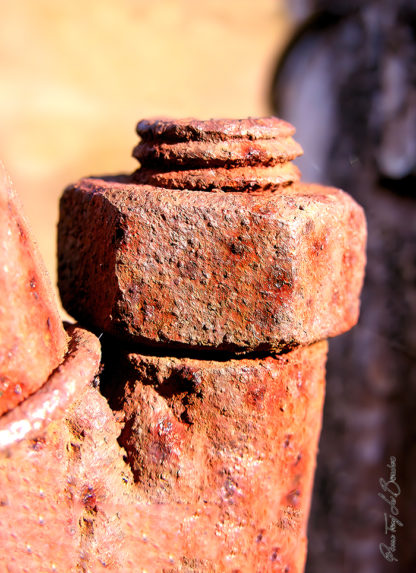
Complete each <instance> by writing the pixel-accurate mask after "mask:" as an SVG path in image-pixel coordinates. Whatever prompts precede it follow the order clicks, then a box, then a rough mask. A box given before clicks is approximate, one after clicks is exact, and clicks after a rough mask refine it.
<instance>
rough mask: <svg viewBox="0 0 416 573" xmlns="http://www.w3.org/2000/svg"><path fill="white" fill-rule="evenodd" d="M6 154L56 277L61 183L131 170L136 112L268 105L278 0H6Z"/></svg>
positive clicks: (2, 101) (281, 36)
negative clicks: (57, 227) (57, 222)
mask: <svg viewBox="0 0 416 573" xmlns="http://www.w3.org/2000/svg"><path fill="white" fill-rule="evenodd" d="M0 10H1V19H0V82H1V83H0V86H1V89H0V126H1V130H0V157H1V158H2V159H3V161H4V163H5V165H6V167H7V168H8V170H9V171H10V173H11V176H12V178H13V179H14V181H15V184H16V188H17V191H18V193H19V194H20V196H21V197H22V200H23V203H24V207H25V212H26V215H27V216H28V218H29V220H30V222H31V224H32V228H33V231H34V234H35V237H36V238H37V241H38V243H39V246H40V250H41V252H42V254H43V256H44V258H45V261H46V265H47V268H48V270H49V272H50V274H51V278H52V281H53V283H54V284H55V282H56V270H55V268H56V262H55V256H56V255H55V253H56V247H55V243H56V229H55V226H56V221H57V213H58V198H59V196H60V194H61V192H62V190H63V188H64V187H65V186H66V185H67V184H68V183H70V182H71V181H74V180H76V179H78V178H80V177H82V176H84V175H88V174H104V173H114V172H118V171H122V170H127V171H132V170H133V169H135V167H136V165H137V162H136V161H135V160H134V159H133V158H131V150H132V148H133V146H134V145H135V144H136V142H137V136H136V135H135V132H134V128H135V124H136V122H137V120H138V119H141V118H142V117H148V116H153V115H171V116H174V117H181V116H190V115H194V116H196V117H201V118H208V117H228V116H229V117H244V116H247V115H254V116H257V115H262V114H268V113H270V109H269V108H268V104H267V101H268V99H267V98H268V89H269V85H270V81H271V74H272V70H273V67H274V64H275V61H276V58H277V56H278V54H279V52H280V50H281V49H282V48H283V45H284V44H285V42H286V41H287V39H288V37H289V35H290V32H291V28H292V25H291V23H290V21H289V16H288V13H287V7H286V6H285V4H284V2H283V0H256V2H253V1H252V0H227V2H224V1H222V0H204V1H202V2H195V0H152V1H150V0H119V1H115V0H89V1H88V2H85V1H82V0H73V1H72V2H56V0H37V1H36V2H33V1H32V0H17V1H16V2H8V1H7V0H0Z"/></svg>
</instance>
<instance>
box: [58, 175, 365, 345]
mask: <svg viewBox="0 0 416 573" xmlns="http://www.w3.org/2000/svg"><path fill="white" fill-rule="evenodd" d="M365 234H366V233H365V220H364V215H363V211H362V209H361V207H359V206H358V205H357V204H356V203H355V202H354V201H353V200H352V199H351V198H350V197H349V196H348V195H347V194H345V193H343V192H342V191H340V190H337V189H332V188H328V187H321V186H318V185H306V184H300V183H298V184H293V185H291V186H290V187H288V188H283V189H280V190H279V192H278V193H265V192H264V193H262V194H258V195H256V194H250V193H237V192H236V193H205V192H203V191H193V192H190V191H184V190H183V191H182V190H171V189H170V190H166V189H161V188H156V187H152V186H148V185H138V184H136V183H134V182H133V181H132V179H131V178H129V177H119V178H107V179H105V180H104V179H84V180H81V181H80V182H78V183H77V184H75V185H73V186H71V187H69V188H68V189H67V190H66V191H65V193H64V195H63V197H62V199H61V216H60V223H59V230H58V257H59V288H60V291H61V296H62V300H63V304H64V306H65V308H66V309H67V311H68V312H69V313H70V314H72V315H73V316H75V317H76V318H77V319H78V320H80V321H81V322H84V323H86V324H89V325H92V326H94V327H95V328H96V329H100V330H103V331H105V332H108V333H110V334H113V335H116V336H118V337H121V338H124V339H129V340H132V341H135V342H140V343H145V344H148V345H156V346H158V345H159V346H160V345H165V346H174V347H175V346H176V347H193V348H199V349H203V348H206V349H220V350H232V351H247V350H269V351H275V350H279V349H282V348H290V347H293V346H297V345H300V344H301V345H304V344H311V343H312V342H314V341H317V340H321V339H323V338H326V337H328V336H335V335H337V334H340V333H342V332H345V331H346V330H348V329H349V328H351V327H352V326H353V325H354V324H355V322H356V321H357V318H358V311H359V294H360V290H361V286H362V280H363V272H364V262H365V252H364V249H365Z"/></svg>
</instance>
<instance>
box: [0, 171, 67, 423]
mask: <svg viewBox="0 0 416 573" xmlns="http://www.w3.org/2000/svg"><path fill="white" fill-rule="evenodd" d="M0 292H1V301H0V416H1V414H3V413H4V412H7V411H8V410H10V409H11V408H13V407H14V406H16V405H17V404H18V403H20V402H22V400H24V399H25V398H26V397H27V396H29V395H30V394H32V393H33V392H35V391H36V390H37V389H38V388H39V387H40V386H42V384H43V383H44V382H45V381H46V379H47V378H48V376H49V375H50V373H51V372H52V370H53V369H54V368H56V367H57V366H58V364H59V363H60V362H61V360H62V358H63V356H64V354H65V351H66V347H67V340H66V335H65V331H64V328H63V326H62V322H61V319H60V317H59V313H58V310H57V306H56V301H55V297H54V295H53V292H52V288H51V285H50V283H49V277H48V276H47V273H46V270H45V268H44V265H43V261H42V260H41V257H40V254H39V252H38V249H37V247H36V245H35V243H34V242H33V240H32V237H31V234H30V230H29V227H28V224H27V222H26V220H25V218H24V215H23V213H22V208H21V205H20V201H19V199H18V197H17V196H16V192H15V190H14V188H13V185H12V182H11V180H10V178H9V176H8V175H7V173H6V171H5V169H4V167H3V165H2V163H1V162H0Z"/></svg>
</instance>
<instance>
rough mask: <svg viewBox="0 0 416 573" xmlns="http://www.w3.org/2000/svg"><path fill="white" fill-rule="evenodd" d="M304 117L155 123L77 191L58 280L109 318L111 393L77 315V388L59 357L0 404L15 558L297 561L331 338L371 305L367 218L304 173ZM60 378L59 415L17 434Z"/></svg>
mask: <svg viewBox="0 0 416 573" xmlns="http://www.w3.org/2000/svg"><path fill="white" fill-rule="evenodd" d="M293 132H294V130H293V128H292V127H291V126H290V125H289V124H287V123H285V122H283V121H281V120H278V119H277V118H263V119H247V120H239V121H235V120H219V121H214V120H211V121H204V122H201V121H197V120H181V121H143V122H140V123H139V125H138V133H139V135H140V136H141V138H142V141H141V143H139V145H138V146H137V147H136V148H135V150H134V155H135V156H136V157H137V158H138V159H139V160H140V162H141V168H140V169H139V170H138V171H136V172H135V173H134V174H133V175H131V176H118V177H106V178H88V179H83V180H81V181H79V182H78V183H76V184H74V185H72V186H70V187H69V188H68V189H67V190H66V191H65V193H64V195H63V197H62V200H61V215H60V223H59V247H58V251H59V253H58V256H59V286H60V291H61V296H62V299H63V302H64V305H65V306H66V308H67V310H68V311H69V312H70V313H71V314H73V316H75V317H76V318H77V319H78V320H79V321H80V323H81V324H83V325H84V326H88V327H90V328H91V329H93V330H94V331H96V332H97V333H98V332H100V333H104V336H103V337H102V342H103V373H102V376H101V386H102V392H103V393H104V394H105V396H106V397H107V399H108V401H107V400H106V399H105V398H104V397H103V395H102V394H100V392H99V390H98V388H95V387H94V386H91V385H89V384H88V383H86V382H85V381H86V380H87V379H88V380H90V379H91V376H92V375H93V374H94V373H95V370H96V365H97V348H96V345H97V340H96V338H95V337H94V336H93V335H92V334H86V333H85V331H83V332H84V334H82V336H81V338H82V337H84V339H85V336H87V337H88V336H89V337H90V338H88V341H87V342H86V346H87V347H88V346H89V348H90V350H88V349H87V351H86V352H85V350H83V351H82V352H84V355H85V356H86V355H88V356H89V357H90V358H89V361H88V360H87V363H89V364H90V368H89V369H87V370H88V371H86V370H85V368H83V367H82V364H83V360H84V359H83V357H82V356H81V358H80V360H78V361H77V359H76V357H73V358H72V354H71V352H72V353H73V352H76V351H77V348H79V345H78V346H76V345H75V346H76V348H75V347H74V336H75V335H73V338H72V343H70V347H69V352H68V354H67V355H66V358H65V360H68V361H69V362H68V363H69V366H70V367H71V365H72V368H73V369H75V370H76V369H77V368H78V373H79V374H78V378H77V377H76V375H75V379H76V380H80V382H79V384H80V386H81V387H82V388H81V389H79V392H77V391H76V386H77V382H75V383H70V380H73V379H74V372H72V373H70V376H68V377H67V376H66V374H65V372H66V370H65V362H64V364H63V365H62V366H61V367H60V368H58V370H57V371H55V373H53V374H52V377H51V378H50V379H49V380H48V382H47V383H46V384H45V385H44V386H42V388H41V389H40V390H38V391H37V392H35V393H34V394H33V395H32V396H29V397H28V398H27V399H26V400H24V401H23V402H22V403H21V404H20V405H19V406H17V407H15V408H14V409H12V410H11V411H10V412H8V413H7V414H5V415H4V416H2V417H1V418H0V438H1V436H2V435H3V436H4V438H5V440H6V441H7V439H9V442H10V443H9V445H7V444H5V447H4V448H3V456H2V457H1V458H0V480H1V482H0V485H1V490H0V491H1V494H2V496H3V497H2V498H1V504H0V512H3V514H1V513H0V516H1V515H3V520H2V521H1V523H2V525H1V526H0V538H2V539H4V540H5V544H4V546H5V547H6V548H7V551H8V554H9V555H11V556H12V559H10V558H9V557H8V556H7V555H3V556H2V555H0V567H1V566H3V564H4V565H5V567H6V566H7V567H8V568H9V570H11V571H13V570H16V571H17V570H19V571H20V570H24V569H25V568H26V569H28V570H40V567H41V565H40V563H42V567H43V568H44V569H45V570H50V571H61V570H62V571H71V572H74V573H75V572H77V571H93V572H101V571H103V572H104V571H123V572H137V571H142V572H144V571H147V572H161V571H163V572H175V571H187V572H191V571H194V572H204V571H206V572H208V571H230V572H231V571H233V572H237V571H239V572H250V573H251V572H253V571H256V572H259V573H260V572H261V573H263V572H266V571H278V572H285V573H301V572H302V571H303V568H304V562H305V555H306V526H307V518H308V513H309V505H310V497H311V488H312V481H313V472H314V466H315V457H316V450H317V443H318V438H319V432H320V425H321V416H322V405H323V397H324V371H325V359H326V350H327V343H326V338H327V337H329V336H335V335H337V334H340V333H341V332H344V331H346V330H347V329H349V328H351V326H353V325H354V324H355V322H356V320H357V318H358V311H359V294H360V289H361V285H362V279H363V270H364V259H365V256H364V244H365V221H364V215H363V212H362V209H361V208H360V207H359V206H358V205H357V204H356V203H355V202H354V201H353V200H352V199H351V198H350V197H349V196H348V195H346V194H345V193H343V192H342V191H340V190H337V189H332V188H327V187H320V186H316V185H307V184H303V183H300V182H299V172H298V170H297V168H296V167H295V166H294V165H293V164H292V163H291V161H292V159H294V158H295V157H296V156H297V155H299V153H300V152H301V150H300V148H299V146H298V145H297V144H296V143H295V142H294V140H293V139H292V135H293ZM75 338H76V337H75ZM71 344H72V346H71ZM84 346H85V344H84ZM84 346H83V348H84ZM71 348H72V350H71ZM77 365H78V366H77ZM56 377H58V378H56ZM65 381H67V382H68V383H67V382H65ZM65 388H68V393H69V394H71V396H74V395H75V394H76V395H77V398H76V399H73V400H68V402H67V403H68V408H67V409H66V411H65V413H64V414H63V415H62V416H56V417H55V418H54V419H53V420H50V419H47V418H48V417H47V416H45V419H46V422H47V423H45V424H44V425H43V426H42V428H31V429H30V432H29V433H27V434H26V436H23V437H24V438H25V439H23V440H21V439H20V438H22V436H20V437H16V439H14V440H13V439H11V438H10V436H11V428H12V427H16V426H12V424H13V423H14V421H15V419H16V420H17V421H18V422H19V421H20V422H21V421H23V423H24V422H25V420H26V421H29V422H30V420H33V419H35V418H36V416H35V417H34V416H33V412H36V411H37V410H36V404H37V401H38V400H40V401H42V394H41V393H44V396H45V397H46V398H47V400H49V399H52V397H53V396H55V391H58V390H61V392H62V389H65ZM47 400H46V402H47ZM42 403H44V402H42ZM31 404H32V405H31ZM110 406H111V407H110ZM45 411H46V410H45ZM57 412H58V410H57ZM29 425H30V424H29ZM17 427H18V426H17ZM33 429H34V430H35V433H36V432H37V434H36V436H35V438H33V435H34V434H32V433H31V431H32V430H33ZM2 431H3V434H2V433H1V432H2ZM19 439H20V442H19V443H18V441H19ZM16 474H19V475H18V478H14V476H15V475H16ZM51 476H57V479H53V478H51ZM14 494H17V495H18V496H19V498H20V499H21V500H22V501H21V503H20V502H17V501H15V497H16V496H14ZM45 497H46V500H45ZM13 518H14V519H15V520H16V519H17V520H18V522H19V523H20V522H22V523H20V526H19V527H17V528H14V526H13V522H12V520H13ZM46 526H47V527H46ZM48 543H49V544H50V545H49V546H48ZM52 547H53V550H52ZM57 548H58V549H57ZM45 563H46V564H47V565H45ZM13 567H14V569H13Z"/></svg>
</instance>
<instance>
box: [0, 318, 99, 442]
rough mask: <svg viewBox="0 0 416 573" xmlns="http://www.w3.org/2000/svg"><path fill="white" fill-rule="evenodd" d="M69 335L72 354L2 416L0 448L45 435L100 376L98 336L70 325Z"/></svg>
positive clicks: (69, 350)
mask: <svg viewBox="0 0 416 573" xmlns="http://www.w3.org/2000/svg"><path fill="white" fill-rule="evenodd" d="M69 335H70V340H69V347H68V353H67V354H66V356H65V357H64V359H63V361H62V363H61V364H60V365H59V366H58V367H57V368H56V370H55V371H54V372H53V373H52V374H51V375H50V377H49V378H48V380H47V381H46V382H45V383H44V384H43V385H42V387H41V388H40V389H39V390H38V391H37V392H35V393H34V394H32V395H31V396H29V397H28V398H26V400H24V401H23V402H21V403H20V404H19V405H17V406H16V407H15V408H14V409H13V410H11V411H10V412H7V413H6V414H4V415H3V416H1V417H0V450H4V449H7V448H11V447H12V446H14V445H15V444H16V443H17V442H19V441H20V440H23V439H31V438H36V437H37V436H39V435H41V434H42V432H43V431H44V430H45V428H46V427H47V426H48V424H50V422H51V421H53V420H55V419H56V418H59V417H60V416H61V417H62V416H63V415H64V412H65V410H66V409H67V408H68V406H69V405H70V404H71V403H72V402H73V401H74V400H75V399H76V398H77V396H78V395H79V394H80V393H81V392H82V391H83V389H84V387H85V386H86V385H88V384H89V383H90V382H91V381H92V380H93V379H94V377H95V376H96V375H97V373H98V369H99V365H100V358H101V351H100V343H99V341H98V339H97V338H96V337H95V336H94V335H93V334H92V333H91V332H88V331H87V330H84V329H82V328H79V327H69Z"/></svg>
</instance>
